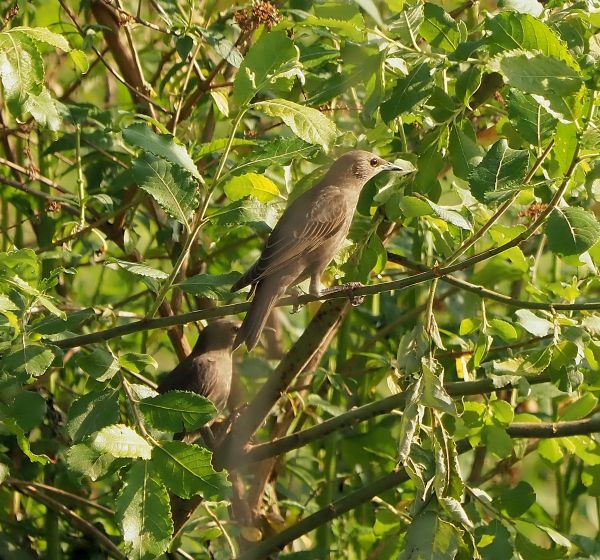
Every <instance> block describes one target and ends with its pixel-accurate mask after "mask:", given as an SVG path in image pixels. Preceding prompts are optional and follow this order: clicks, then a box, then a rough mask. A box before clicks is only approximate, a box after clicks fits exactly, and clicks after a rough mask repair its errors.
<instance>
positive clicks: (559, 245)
mask: <svg viewBox="0 0 600 560" xmlns="http://www.w3.org/2000/svg"><path fill="white" fill-rule="evenodd" d="M544 233H545V234H546V235H547V236H548V248H549V249H550V250H551V251H552V252H553V253H556V254H557V255H562V256H570V255H581V253H584V252H585V251H587V250H588V249H589V248H590V247H592V245H594V244H595V243H596V242H597V241H598V239H600V224H599V223H598V220H597V219H596V216H595V215H594V214H593V213H592V212H589V211H587V210H584V209H583V208H555V209H554V210H553V211H552V213H551V214H550V217H549V218H548V220H547V221H546V224H545V226H544Z"/></svg>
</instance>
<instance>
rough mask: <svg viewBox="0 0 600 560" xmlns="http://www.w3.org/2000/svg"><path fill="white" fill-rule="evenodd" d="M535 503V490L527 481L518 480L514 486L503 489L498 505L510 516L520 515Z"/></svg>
mask: <svg viewBox="0 0 600 560" xmlns="http://www.w3.org/2000/svg"><path fill="white" fill-rule="evenodd" d="M533 504H535V491H534V489H533V488H532V486H531V485H530V484H527V482H524V481H522V480H521V481H520V482H519V483H518V484H517V485H516V486H515V487H514V488H510V489H507V490H504V491H503V492H502V493H501V494H500V499H499V504H498V506H499V507H500V508H502V509H504V510H505V511H506V513H508V515H509V516H510V517H512V518H515V517H521V515H523V514H524V513H525V512H526V511H527V510H528V509H529V508H530V507H531V506H532V505H533Z"/></svg>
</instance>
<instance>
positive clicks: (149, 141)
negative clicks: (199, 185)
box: [122, 123, 202, 181]
mask: <svg viewBox="0 0 600 560" xmlns="http://www.w3.org/2000/svg"><path fill="white" fill-rule="evenodd" d="M122 134H123V138H124V139H125V140H126V141H127V142H129V144H132V145H133V146H137V147H138V148H141V149H142V150H144V151H145V152H146V151H147V152H151V153H153V154H155V155H157V156H160V157H162V158H164V159H166V160H167V161H169V162H171V163H173V164H175V165H178V166H179V167H183V169H185V170H186V171H187V172H189V173H190V174H191V175H193V176H194V177H195V178H196V179H198V180H199V181H201V180H202V177H201V176H200V173H199V172H198V169H197V168H196V166H195V165H194V161H193V160H192V158H191V157H190V155H189V154H188V152H187V150H186V149H185V146H182V145H181V144H178V143H177V142H176V141H175V139H174V138H173V136H171V135H170V134H157V133H156V132H154V131H153V130H152V129H151V128H150V127H149V126H146V125H145V124H141V123H136V124H132V125H131V126H128V127H127V128H125V129H123V131H122Z"/></svg>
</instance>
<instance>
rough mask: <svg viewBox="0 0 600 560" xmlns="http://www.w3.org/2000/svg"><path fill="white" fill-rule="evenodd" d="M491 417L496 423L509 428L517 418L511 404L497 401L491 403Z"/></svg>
mask: <svg viewBox="0 0 600 560" xmlns="http://www.w3.org/2000/svg"><path fill="white" fill-rule="evenodd" d="M490 415H491V417H492V419H493V421H494V422H495V423H497V424H500V425H502V426H508V425H509V424H510V423H511V422H512V421H513V419H514V417H515V410H514V409H513V407H512V406H511V405H510V403H508V402H506V401H503V400H500V399H496V400H495V401H492V402H491V403H490Z"/></svg>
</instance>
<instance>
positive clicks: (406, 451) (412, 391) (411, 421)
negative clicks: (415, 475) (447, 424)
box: [398, 377, 423, 465]
mask: <svg viewBox="0 0 600 560" xmlns="http://www.w3.org/2000/svg"><path fill="white" fill-rule="evenodd" d="M421 385H422V378H421V377H420V378H419V379H417V381H415V382H414V384H413V385H412V386H411V387H409V389H408V390H407V396H406V406H405V407H404V412H403V413H402V420H401V421H400V435H399V436H398V441H399V442H400V443H399V445H398V463H399V464H400V465H403V464H404V462H405V461H406V458H407V457H408V456H409V455H410V449H411V447H412V443H413V440H414V437H415V434H416V433H417V430H418V429H419V424H420V422H421V419H422V418H423V406H422V405H420V404H419V401H420V400H421V398H422V394H421Z"/></svg>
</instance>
